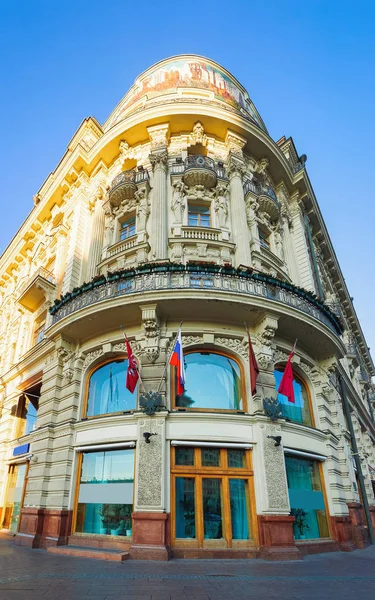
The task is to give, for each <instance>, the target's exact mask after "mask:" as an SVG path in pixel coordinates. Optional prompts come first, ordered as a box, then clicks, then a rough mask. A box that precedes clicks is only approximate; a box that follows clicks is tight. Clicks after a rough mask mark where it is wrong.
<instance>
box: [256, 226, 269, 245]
mask: <svg viewBox="0 0 375 600" xmlns="http://www.w3.org/2000/svg"><path fill="white" fill-rule="evenodd" d="M258 236H259V244H260V247H261V248H266V250H270V251H271V239H270V233H269V232H267V231H266V230H265V229H263V228H262V227H260V226H259V225H258Z"/></svg>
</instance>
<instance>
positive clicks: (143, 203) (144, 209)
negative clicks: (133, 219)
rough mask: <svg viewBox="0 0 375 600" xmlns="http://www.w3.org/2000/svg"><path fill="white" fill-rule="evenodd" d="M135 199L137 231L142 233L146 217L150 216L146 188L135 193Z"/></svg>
mask: <svg viewBox="0 0 375 600" xmlns="http://www.w3.org/2000/svg"><path fill="white" fill-rule="evenodd" d="M135 198H136V200H137V230H138V231H144V230H145V229H146V223H147V219H148V215H149V214H150V207H149V202H148V192H147V190H146V188H141V189H140V190H138V191H137V192H136V193H135Z"/></svg>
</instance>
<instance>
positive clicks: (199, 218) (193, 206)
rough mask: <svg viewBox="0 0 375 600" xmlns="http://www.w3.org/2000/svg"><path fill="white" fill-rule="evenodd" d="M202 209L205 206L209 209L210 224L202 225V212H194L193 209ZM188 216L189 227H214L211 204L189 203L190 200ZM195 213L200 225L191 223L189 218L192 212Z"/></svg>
mask: <svg viewBox="0 0 375 600" xmlns="http://www.w3.org/2000/svg"><path fill="white" fill-rule="evenodd" d="M194 208H195V209H200V208H204V209H206V210H207V211H208V217H209V225H202V224H201V222H200V220H201V217H200V215H201V213H200V212H199V211H198V212H194V210H193V209H194ZM187 209H188V210H187V213H188V214H187V217H188V227H201V228H203V229H212V215H211V206H210V205H209V204H195V203H191V202H190V203H189V202H188V207H187ZM191 213H192V214H195V215H196V216H197V217H198V225H190V223H189V220H190V214H191Z"/></svg>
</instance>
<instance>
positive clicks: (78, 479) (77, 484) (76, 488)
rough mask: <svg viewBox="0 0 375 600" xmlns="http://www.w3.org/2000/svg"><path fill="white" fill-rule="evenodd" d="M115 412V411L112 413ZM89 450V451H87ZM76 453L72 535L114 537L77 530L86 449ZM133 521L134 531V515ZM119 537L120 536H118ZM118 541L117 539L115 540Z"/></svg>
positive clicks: (125, 540) (123, 539) (124, 539)
mask: <svg viewBox="0 0 375 600" xmlns="http://www.w3.org/2000/svg"><path fill="white" fill-rule="evenodd" d="M111 414H113V413H111ZM113 450H121V448H113ZM133 450H134V481H133V512H134V501H135V486H136V473H137V468H136V465H137V462H136V461H137V458H136V448H133ZM87 452H88V451H87ZM93 452H101V450H100V449H98V450H93ZM76 454H78V456H77V467H76V470H75V483H74V504H73V511H72V533H71V535H73V534H75V533H77V534H79V535H80V536H91V537H92V536H97V535H99V536H100V537H101V538H103V536H104V535H105V539H109V538H110V539H113V536H111V535H106V534H99V533H85V532H81V531H77V518H78V498H79V488H80V484H81V476H82V462H83V454H84V451H82V452H76ZM107 485H110V484H107ZM131 522H132V531H133V525H134V523H133V517H132V518H131ZM117 539H118V538H117ZM131 540H132V538H130V537H127V536H123V537H121V538H120V541H122V542H125V543H126V542H127V541H128V542H129V543H130V542H131ZM113 541H116V540H113Z"/></svg>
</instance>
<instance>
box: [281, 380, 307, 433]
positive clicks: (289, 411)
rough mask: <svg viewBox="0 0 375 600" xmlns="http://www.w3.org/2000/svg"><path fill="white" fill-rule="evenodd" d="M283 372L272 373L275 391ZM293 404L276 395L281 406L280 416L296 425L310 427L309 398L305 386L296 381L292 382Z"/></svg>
mask: <svg viewBox="0 0 375 600" xmlns="http://www.w3.org/2000/svg"><path fill="white" fill-rule="evenodd" d="M283 372H284V371H279V370H278V369H277V370H276V371H275V372H274V374H275V379H276V389H278V387H279V385H280V381H281V378H282V376H283ZM293 388H294V397H295V403H294V404H293V403H292V402H289V400H288V398H287V397H286V396H283V394H278V396H277V398H278V401H279V402H280V404H281V412H282V416H283V417H285V418H286V419H290V420H291V421H295V422H296V423H302V424H303V425H310V426H311V425H312V421H311V414H310V406H309V398H308V395H307V390H306V388H305V386H304V385H303V384H302V383H301V382H299V381H298V380H296V379H295V380H294V381H293Z"/></svg>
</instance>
